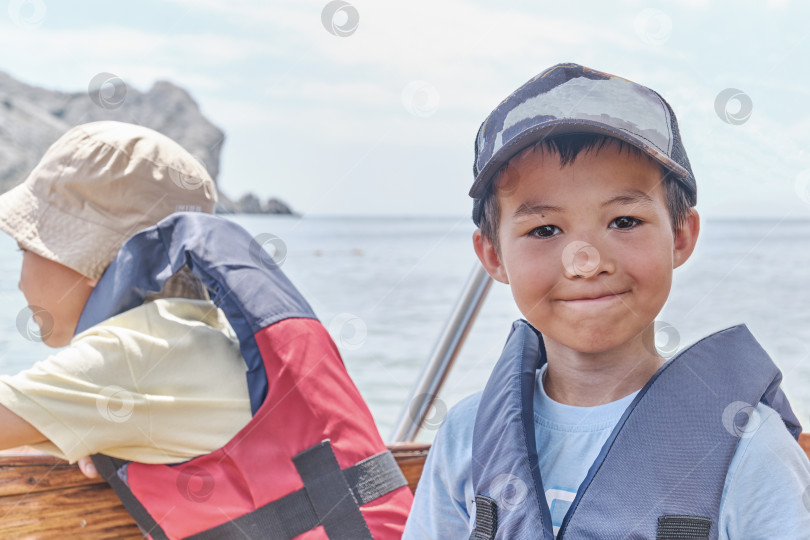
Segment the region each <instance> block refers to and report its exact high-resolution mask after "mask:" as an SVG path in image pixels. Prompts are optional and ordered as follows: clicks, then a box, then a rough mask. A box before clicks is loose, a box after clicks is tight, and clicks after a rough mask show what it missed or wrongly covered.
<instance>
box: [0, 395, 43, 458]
mask: <svg viewBox="0 0 810 540" xmlns="http://www.w3.org/2000/svg"><path fill="white" fill-rule="evenodd" d="M46 440H47V439H46V438H45V436H44V435H42V433H40V432H39V430H38V429H36V428H35V427H34V426H32V425H31V424H29V423H28V422H26V421H25V420H23V419H22V418H20V417H19V416H17V415H16V414H14V413H13V412H11V411H10V410H8V409H7V408H6V407H4V406H3V405H0V449H3V450H5V449H6V448H14V447H16V446H24V445H26V444H37V443H41V442H45V441H46Z"/></svg>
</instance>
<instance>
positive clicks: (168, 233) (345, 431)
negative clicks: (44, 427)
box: [77, 213, 413, 540]
mask: <svg viewBox="0 0 810 540" xmlns="http://www.w3.org/2000/svg"><path fill="white" fill-rule="evenodd" d="M133 262H137V264H133ZM185 265H188V266H189V267H190V268H191V270H192V272H193V273H194V274H195V275H197V276H198V277H199V278H200V279H201V280H202V281H203V283H205V285H206V286H207V287H208V289H209V292H211V294H212V300H213V301H214V302H215V303H216V304H217V305H218V306H219V307H220V308H221V309H222V310H223V311H224V312H225V314H226V315H227V317H228V319H229V321H230V323H231V326H232V327H233V328H234V331H235V332H236V334H237V337H238V338H239V341H240V348H241V351H242V355H243V357H245V361H246V363H247V364H248V386H249V389H250V395H251V403H252V405H253V408H254V416H253V418H252V419H251V421H250V422H249V423H248V424H247V425H246V426H245V427H244V428H242V429H241V430H240V431H239V432H238V433H237V434H236V435H235V436H234V437H233V438H232V439H231V440H230V442H228V443H227V444H226V445H225V446H224V447H222V448H220V449H219V450H216V451H214V452H211V453H210V454H206V455H203V456H199V457H197V458H194V459H192V460H190V461H187V462H184V463H181V464H176V465H150V464H143V463H135V462H129V463H123V462H119V461H118V460H113V459H112V458H108V457H106V456H103V457H100V456H94V461H95V462H96V466H97V467H98V469H99V472H100V473H101V474H102V475H103V476H104V477H105V478H107V479H108V481H110V483H111V484H112V485H113V487H114V488H115V489H116V491H117V492H118V494H119V496H120V497H121V498H122V501H123V502H124V505H125V506H126V507H127V509H128V510H129V511H130V513H132V514H133V516H134V517H135V518H136V520H137V521H138V522H139V525H141V527H142V528H143V529H144V530H145V532H147V533H148V534H149V535H150V537H152V538H155V539H158V538H186V537H194V538H199V539H200V540H202V539H207V538H233V537H246V538H297V539H307V540H309V539H322V538H331V539H336V538H346V539H347V540H348V539H351V540H360V539H363V538H369V539H370V538H374V539H378V540H379V539H391V538H400V536H401V535H402V532H403V530H404V526H405V520H406V518H407V515H408V512H409V510H410V506H411V503H412V500H413V497H412V494H411V492H410V490H409V488H408V487H407V485H406V482H405V479H404V477H403V476H402V474H401V472H400V471H399V469H398V467H396V463H395V462H394V460H393V457H392V456H391V454H390V452H388V451H387V449H386V447H385V444H384V443H383V441H382V439H381V438H380V435H379V433H378V431H377V429H376V426H375V424H374V420H373V418H372V416H371V412H370V411H369V409H368V407H367V406H366V404H365V402H364V401H363V398H362V396H361V395H360V393H359V391H358V390H357V388H356V387H355V385H354V383H353V382H352V381H351V379H350V377H349V375H348V373H347V372H346V369H345V367H344V365H343V362H342V360H341V358H340V354H339V352H338V350H337V348H336V347H335V344H334V343H333V341H332V339H331V338H330V336H329V334H328V333H327V331H326V329H325V328H324V327H323V325H322V324H321V323H320V322H318V321H317V319H315V318H314V314H312V311H311V309H310V307H309V306H308V304H307V303H306V301H305V300H304V299H303V298H302V297H301V295H300V294H299V293H298V291H296V290H295V288H294V287H293V286H292V284H290V282H289V281H288V280H287V279H286V277H284V275H283V274H282V273H281V271H280V269H279V268H278V267H277V265H274V263H273V262H272V259H270V258H269V257H268V256H267V254H266V253H264V252H263V251H262V250H261V247H260V246H258V245H257V244H256V241H255V240H254V239H253V238H252V237H251V236H250V235H249V234H248V233H247V231H245V230H244V229H242V228H241V227H239V226H238V225H236V224H234V223H232V222H230V221H227V220H224V219H221V218H217V217H215V216H209V215H205V214H199V213H184V214H175V215H173V216H171V217H169V218H167V219H165V220H163V221H162V222H161V223H159V224H158V225H157V226H156V227H152V228H150V229H146V230H145V231H142V232H141V233H139V234H137V235H135V236H134V237H132V238H131V239H130V240H129V241H128V242H127V243H126V244H124V246H123V247H122V248H121V251H120V252H119V254H118V257H117V258H116V260H115V261H114V262H113V263H112V264H111V266H110V267H109V268H108V270H107V271H106V272H105V274H104V276H103V277H102V279H101V280H100V281H99V283H98V285H97V287H96V288H95V290H94V291H93V294H92V295H91V297H90V299H89V300H88V302H87V305H86V306H85V310H84V312H83V313H82V317H81V319H80V322H79V325H78V327H77V333H78V332H80V331H82V330H84V329H86V328H88V327H89V326H92V325H93V324H97V323H98V322H100V321H102V320H104V319H106V318H108V317H110V316H112V315H115V314H117V313H121V312H123V311H125V310H127V309H131V308H132V307H135V306H137V305H139V304H140V303H141V302H142V301H143V298H144V297H145V296H146V295H147V294H149V293H151V292H154V291H159V290H160V289H161V288H162V285H163V283H164V282H165V281H166V279H168V277H169V276H170V275H172V274H173V273H175V272H177V271H178V270H179V269H180V268H182V267H183V266H185ZM210 361H216V359H213V358H201V359H200V369H205V366H204V363H205V362H210ZM199 427H200V429H205V426H199ZM195 535H196V536H195Z"/></svg>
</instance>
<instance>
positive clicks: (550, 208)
mask: <svg viewBox="0 0 810 540" xmlns="http://www.w3.org/2000/svg"><path fill="white" fill-rule="evenodd" d="M653 202H654V201H653V199H652V197H650V196H649V195H647V194H646V193H644V192H643V191H641V190H638V189H633V190H630V191H626V192H624V193H620V194H619V195H616V196H615V197H613V198H611V199H608V200H607V201H605V202H603V203H602V205H601V206H602V208H604V207H606V206H610V205H611V204H621V205H625V206H631V205H639V204H642V205H650V204H653ZM553 212H556V213H558V214H564V213H565V210H564V209H562V208H560V207H559V206H554V205H552V204H545V203H543V202H542V201H539V202H525V203H523V204H521V205H520V206H518V209H517V210H515V213H514V214H513V215H512V219H519V218H522V217H525V216H536V215H537V214H540V215H544V214H547V213H553Z"/></svg>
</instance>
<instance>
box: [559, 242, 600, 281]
mask: <svg viewBox="0 0 810 540" xmlns="http://www.w3.org/2000/svg"><path fill="white" fill-rule="evenodd" d="M562 265H563V271H564V274H565V277H567V278H569V279H575V278H589V277H592V276H595V275H597V274H599V273H601V272H606V271H610V268H609V267H612V264H611V263H610V261H609V259H607V258H605V257H604V255H603V250H600V249H598V248H597V247H596V246H594V245H593V244H591V243H590V242H586V241H584V240H574V241H573V242H570V243H569V244H568V245H566V246H565V247H564V248H563V252H562Z"/></svg>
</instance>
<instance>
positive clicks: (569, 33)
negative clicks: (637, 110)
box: [0, 0, 810, 219]
mask: <svg viewBox="0 0 810 540" xmlns="http://www.w3.org/2000/svg"><path fill="white" fill-rule="evenodd" d="M3 3H5V4H6V7H7V9H5V10H3V9H0V50H2V51H4V54H3V55H2V57H0V70H3V71H6V72H8V73H10V74H11V75H12V76H14V77H16V78H18V79H20V80H22V81H23V82H25V83H28V84H33V85H38V86H43V87H46V88H51V89H58V90H63V91H74V92H75V91H83V90H86V89H87V87H88V84H89V82H90V81H91V79H93V77H94V76H95V75H97V74H98V73H102V72H107V73H112V74H114V75H116V76H118V77H120V78H121V79H123V80H124V81H126V83H127V84H128V85H130V86H132V87H134V88H137V89H138V90H141V91H146V90H148V89H149V88H150V87H151V85H152V84H154V82H155V81H157V80H169V81H172V82H173V83H175V84H178V85H180V86H183V87H184V88H186V89H187V90H188V91H189V92H190V93H191V95H192V96H193V97H194V98H195V99H196V100H197V102H198V103H199V104H200V107H201V109H202V111H203V113H204V114H205V115H206V116H208V117H209V118H210V119H211V120H212V121H213V122H214V123H215V124H217V125H218V126H219V127H220V128H221V129H223V130H224V131H225V133H226V143H225V146H224V148H223V154H222V169H221V174H220V177H219V185H220V188H221V189H222V190H223V191H224V192H225V193H227V194H229V195H230V196H237V197H238V196H239V195H241V194H242V193H244V192H246V191H252V192H254V193H256V194H258V195H259V196H260V197H262V198H267V197H271V196H272V197H279V198H281V199H282V200H284V201H286V202H287V203H288V204H290V205H291V206H292V208H293V209H295V210H296V211H298V212H301V213H302V214H305V215H392V216H393V215H397V216H400V215H451V216H462V215H465V214H468V213H469V212H470V209H471V200H470V199H469V197H468V196H467V191H468V190H469V187H470V185H471V183H472V160H473V140H474V136H475V134H476V131H477V129H478V126H479V125H480V123H481V121H482V120H483V119H484V118H485V117H486V115H487V114H488V113H489V112H490V111H491V110H492V109H493V108H494V107H495V106H496V105H497V104H498V103H499V102H500V101H501V100H502V99H503V98H505V97H506V96H507V95H508V94H510V93H511V92H512V91H513V90H514V89H516V88H517V87H518V86H520V85H521V84H522V83H523V82H525V81H526V80H528V79H530V78H532V77H533V76H534V75H536V74H537V73H539V72H541V71H542V70H544V69H545V68H547V67H550V66H552V65H554V64H557V63H559V62H576V63H580V64H584V65H586V66H589V67H592V68H595V69H598V70H601V71H606V72H609V73H613V74H616V75H620V76H622V77H625V78H627V79H630V80H632V81H635V82H638V83H641V84H644V85H646V86H649V87H651V88H653V89H655V90H657V91H658V92H659V93H660V94H662V95H663V96H664V97H665V98H666V99H667V101H668V102H669V103H670V104H671V105H672V107H673V108H674V110H675V112H676V114H677V116H678V120H679V123H680V126H681V132H682V136H683V139H684V144H685V146H686V149H687V152H688V155H689V158H690V160H691V163H692V168H693V170H694V173H695V177H696V179H697V183H698V210H699V211H700V212H701V214H702V215H703V216H704V217H715V216H733V217H743V218H744V217H772V218H778V219H799V218H808V217H810V153H809V149H810V111H809V110H808V109H809V108H810V107H809V105H810V76H809V75H808V68H807V67H806V66H807V65H808V63H809V62H808V58H810V37H809V36H810V34H808V32H807V30H806V21H807V20H809V19H810V3H806V2H791V1H789V0H781V1H775V0H771V1H761V2H754V1H750V2H745V1H744V2H734V3H732V2H722V3H721V2H709V1H707V0H689V1H680V2H654V1H644V0H638V1H637V0H623V1H615V2H604V1H569V2H547V1H537V0H533V1H521V0H519V1H512V2H497V3H496V2H483V1H471V0H442V1H441V2H439V1H435V0H434V1H429V0H410V1H408V2H391V1H386V0H374V1H371V0H351V2H346V1H342V0H336V1H330V2H327V1H325V0H312V1H311V0H229V1H228V2H222V1H215V0H160V1H157V0H139V1H138V2H114V3H113V2H106V1H104V2H102V1H100V0H99V1H96V0H87V1H66V0H61V1H56V0H12V1H5V2H3Z"/></svg>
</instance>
